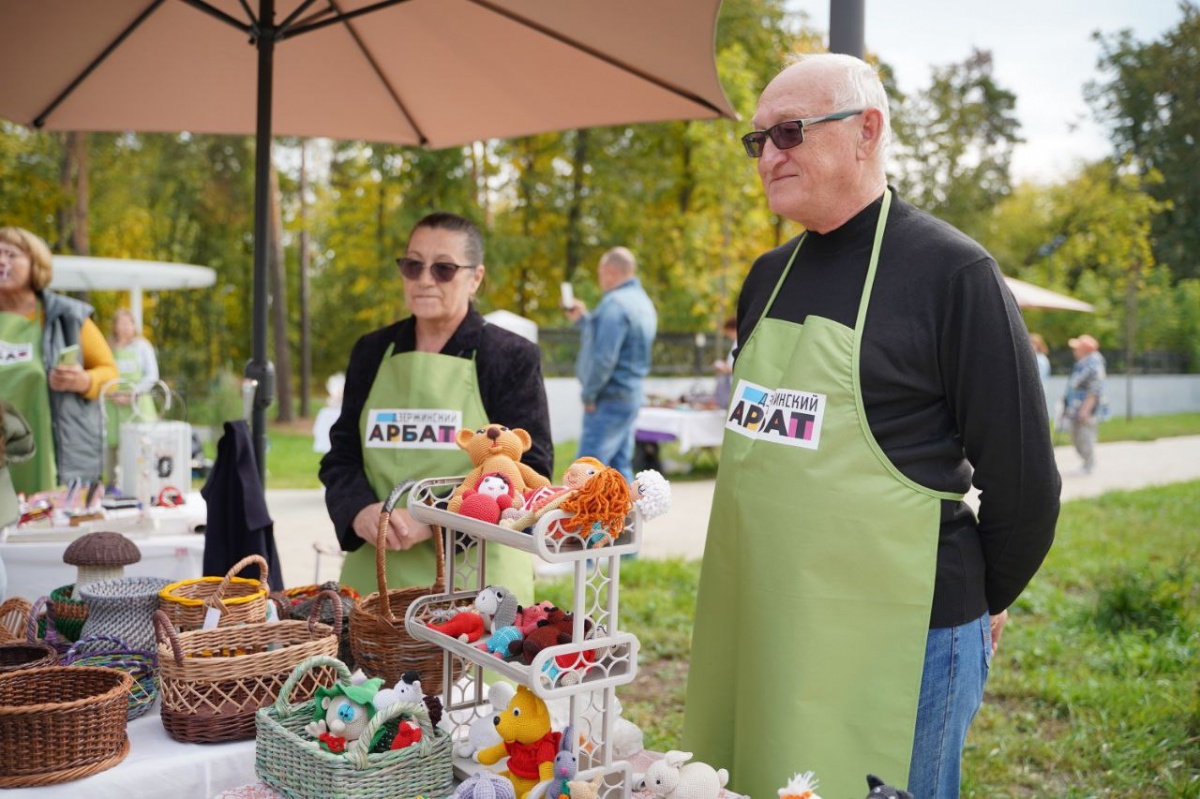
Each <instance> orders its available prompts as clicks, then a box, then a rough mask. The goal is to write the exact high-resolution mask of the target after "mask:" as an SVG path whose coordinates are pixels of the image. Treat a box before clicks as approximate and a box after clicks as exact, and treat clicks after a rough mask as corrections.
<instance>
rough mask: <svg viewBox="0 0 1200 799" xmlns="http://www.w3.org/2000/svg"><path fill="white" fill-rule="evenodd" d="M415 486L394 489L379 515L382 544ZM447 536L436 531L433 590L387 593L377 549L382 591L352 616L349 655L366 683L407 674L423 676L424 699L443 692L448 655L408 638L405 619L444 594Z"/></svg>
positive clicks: (389, 680)
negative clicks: (402, 499) (424, 601)
mask: <svg viewBox="0 0 1200 799" xmlns="http://www.w3.org/2000/svg"><path fill="white" fill-rule="evenodd" d="M412 485H414V483H413V482H412V481H408V482H405V483H401V484H399V485H397V486H396V487H395V488H394V489H392V493H391V494H390V495H389V496H388V500H387V502H385V503H384V504H383V509H382V510H381V511H380V513H379V528H378V536H377V537H378V539H379V540H382V539H383V538H384V536H385V535H387V531H388V524H389V520H390V519H391V515H392V508H393V507H394V506H395V504H396V501H397V500H398V498H399V496H400V494H402V493H403V492H404V491H407V490H408V489H409V488H411V487H412ZM443 537H444V535H443V531H442V530H441V529H440V528H436V527H435V528H434V531H433V542H434V551H435V555H434V558H435V561H436V563H437V575H436V577H435V579H434V582H433V585H432V586H413V587H411V588H396V589H392V590H390V591H389V590H388V586H387V560H386V554H387V553H386V549H385V548H383V547H375V579H376V580H377V581H378V584H379V590H378V591H377V592H375V593H373V594H369V595H368V596H366V597H364V598H363V599H360V600H359V601H358V602H355V603H354V610H352V611H350V650H351V652H352V653H353V655H354V663H355V665H357V666H358V667H359V668H360V669H362V670H363V671H364V672H366V673H367V676H368V677H382V678H383V680H384V682H385V683H386V684H387V685H392V684H394V683H397V682H399V681H400V679H401V677H403V675H404V673H405V672H407V671H416V672H418V673H420V675H421V685H422V686H424V688H425V693H427V694H433V695H437V694H440V693H441V692H442V684H443V674H442V672H443V662H444V653H443V651H442V649H441V648H440V647H438V646H437V645H436V644H432V643H429V642H427V641H419V640H417V639H416V638H413V637H412V636H411V635H409V634H408V630H406V629H405V626H404V616H405V614H406V613H407V612H408V606H409V605H411V604H412V603H413V602H415V601H416V600H418V599H420V598H421V597H423V596H427V595H428V594H441V593H444V592H445V586H446V559H445V552H444V549H445V547H444V545H443V543H442V538H443Z"/></svg>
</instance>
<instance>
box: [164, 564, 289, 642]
mask: <svg viewBox="0 0 1200 799" xmlns="http://www.w3.org/2000/svg"><path fill="white" fill-rule="evenodd" d="M251 564H257V565H258V568H259V572H258V574H259V579H258V580H250V579H247V578H245V577H235V576H234V575H236V574H238V573H239V572H241V571H242V569H244V568H246V567H247V566H250V565H251ZM269 571H270V567H269V566H268V565H267V561H266V560H265V559H264V558H263V557H262V556H261V555H248V556H247V557H244V558H242V559H241V560H239V561H238V562H237V563H235V564H233V567H232V568H230V570H229V572H228V573H226V575H225V576H224V577H197V578H194V579H191V580H180V581H179V582H177V583H171V584H170V585H168V586H167V587H166V588H164V589H163V590H162V593H161V594H159V602H158V609H159V610H161V611H162V612H163V613H166V614H167V618H168V619H170V620H171V624H172V625H174V627H175V629H176V630H178V631H179V632H188V631H190V630H199V629H202V628H203V627H204V617H205V615H206V614H207V613H208V609H209V608H210V607H213V608H217V609H219V610H220V611H221V620H220V622H219V624H218V626H220V627H231V626H233V625H235V624H257V623H259V622H263V621H266V620H267V591H268V587H267V575H268V573H269Z"/></svg>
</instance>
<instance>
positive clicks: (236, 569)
mask: <svg viewBox="0 0 1200 799" xmlns="http://www.w3.org/2000/svg"><path fill="white" fill-rule="evenodd" d="M251 563H257V564H258V587H259V588H260V589H262V588H265V587H266V585H267V575H268V573H269V572H270V571H271V567H270V566H269V565H267V561H266V559H265V558H264V557H263V556H262V555H247V556H246V557H244V558H242V559H241V560H239V561H238V562H237V563H235V564H233V566H232V567H231V568H230V569H229V571H228V572H226V573H225V579H223V580H221V584H220V585H218V586H217V590H216V591H215V592H214V593H213V594H212V595H211V596H210V597H209V598H208V600H206V601H207V602H208V604H211V605H213V606H214V607H215V606H216V605H218V604H224V603H223V602H222V601H221V600H223V599H224V598H225V591H226V590H228V588H229V583H230V582H232V581H233V577H234V575H236V574H240V573H241V571H242V569H244V568H246V567H247V566H249V565H250V564H251Z"/></svg>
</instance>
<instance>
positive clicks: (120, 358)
mask: <svg viewBox="0 0 1200 799" xmlns="http://www.w3.org/2000/svg"><path fill="white" fill-rule="evenodd" d="M108 343H109V345H110V346H111V347H112V353H113V358H114V360H115V361H116V363H117V371H118V372H119V373H120V380H119V382H118V383H116V384H114V385H113V386H111V387H109V388H108V389H107V390H105V391H104V399H105V406H104V412H105V415H106V417H107V422H106V430H105V432H106V435H107V443H108V452H107V457H108V462H107V463H106V464H105V467H106V468H105V472H106V474H107V475H108V479H109V482H110V483H112V484H113V485H115V484H116V477H115V474H114V470H115V467H116V464H117V447H118V446H119V445H120V443H121V425H123V424H124V423H125V422H128V421H130V420H134V421H138V422H153V421H155V420H156V419H158V409H157V408H156V407H155V405H154V397H153V396H151V394H150V393H149V392H150V389H152V388H153V387H154V384H155V383H157V382H158V358H157V357H155V355H154V345H153V344H151V343H150V342H149V341H146V339H144V338H142V336H141V331H139V330H138V325H137V322H136V321H135V320H134V318H133V312H131V311H130V310H129V309H128V308H119V309H117V312H116V313H115V314H114V315H113V321H112V335H111V336H109V339H108ZM135 398H136V399H135ZM135 401H136V403H137V405H136V407H137V413H136V416H135V414H134V402H135Z"/></svg>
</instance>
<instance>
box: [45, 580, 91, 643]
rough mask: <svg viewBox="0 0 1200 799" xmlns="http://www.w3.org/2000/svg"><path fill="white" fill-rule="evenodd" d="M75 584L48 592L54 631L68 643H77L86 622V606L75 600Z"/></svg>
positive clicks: (80, 600)
mask: <svg viewBox="0 0 1200 799" xmlns="http://www.w3.org/2000/svg"><path fill="white" fill-rule="evenodd" d="M74 596H75V584H74V583H71V584H70V585H63V586H59V587H58V588H55V589H54V590H53V591H51V592H50V606H49V607H50V612H51V613H53V614H54V629H55V630H57V631H58V634H59V635H61V636H62V637H63V638H65V639H67V640H68V641H78V640H79V636H80V634H81V633H82V632H83V623H84V622H85V621H87V614H88V611H87V605H85V604H84V603H83V600H82V599H75V598H74Z"/></svg>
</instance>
